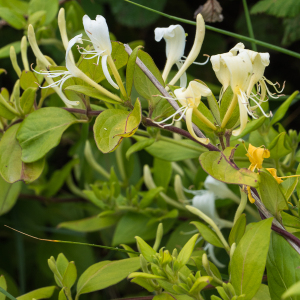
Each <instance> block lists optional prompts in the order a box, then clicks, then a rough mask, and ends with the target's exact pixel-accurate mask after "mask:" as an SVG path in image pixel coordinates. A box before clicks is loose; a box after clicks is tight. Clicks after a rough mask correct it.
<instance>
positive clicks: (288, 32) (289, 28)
mask: <svg viewBox="0 0 300 300" xmlns="http://www.w3.org/2000/svg"><path fill="white" fill-rule="evenodd" d="M299 22H300V15H298V16H295V17H294V18H288V19H284V20H283V25H284V35H283V38H282V45H283V46H289V45H290V44H292V43H294V42H296V41H298V40H299V39H300V28H299Z"/></svg>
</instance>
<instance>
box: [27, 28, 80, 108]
mask: <svg viewBox="0 0 300 300" xmlns="http://www.w3.org/2000/svg"><path fill="white" fill-rule="evenodd" d="M76 43H79V44H82V43H83V42H82V34H79V35H76V36H75V37H73V38H72V39H71V40H70V41H69V43H68V47H67V50H66V68H67V71H64V70H55V71H41V72H37V71H35V70H34V69H33V68H31V69H32V70H33V71H34V72H35V73H38V74H41V75H44V76H46V77H50V78H56V77H61V76H62V77H61V79H59V80H57V81H55V82H54V83H52V84H50V85H47V86H45V87H40V88H51V87H56V86H59V87H60V91H61V95H60V96H61V98H62V100H63V101H64V102H65V104H68V105H78V104H79V102H78V101H70V100H69V99H68V98H67V97H66V96H65V94H64V93H63V92H62V88H63V85H64V83H65V82H66V80H68V79H70V78H71V77H78V68H77V67H76V66H75V64H74V62H73V61H72V59H71V56H70V55H69V52H70V51H71V49H72V47H73V46H74V45H75V44H76Z"/></svg>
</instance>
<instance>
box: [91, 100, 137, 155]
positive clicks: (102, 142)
mask: <svg viewBox="0 0 300 300" xmlns="http://www.w3.org/2000/svg"><path fill="white" fill-rule="evenodd" d="M141 118H142V111H141V103H140V101H139V99H137V100H136V102H135V105H134V109H133V111H132V112H128V111H126V110H121V109H108V110H105V111H104V112H102V113H101V114H100V115H99V116H98V117H97V119H96V122H95V125H94V137H95V141H96V144H97V147H98V148H99V150H100V151H102V152H103V153H108V152H112V151H114V150H115V149H116V148H117V147H118V146H119V144H120V143H121V141H122V139H123V138H124V137H130V136H132V135H133V134H134V133H135V132H136V130H137V129H138V126H139V124H140V122H141Z"/></svg>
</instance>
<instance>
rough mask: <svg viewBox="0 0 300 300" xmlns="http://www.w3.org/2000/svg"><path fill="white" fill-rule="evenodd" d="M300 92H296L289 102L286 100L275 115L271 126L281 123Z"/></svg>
mask: <svg viewBox="0 0 300 300" xmlns="http://www.w3.org/2000/svg"><path fill="white" fill-rule="evenodd" d="M298 93H299V92H298V91H296V92H294V93H293V94H292V95H291V96H290V97H289V98H288V99H287V100H285V101H284V102H283V103H282V104H281V105H280V106H279V108H278V109H277V111H276V113H275V114H274V116H273V118H272V120H271V123H270V125H274V124H275V123H276V122H278V121H280V120H281V119H282V118H283V117H284V115H285V114H286V112H287V110H288V109H289V107H290V106H291V103H292V101H293V100H294V98H295V97H296V96H297V95H298Z"/></svg>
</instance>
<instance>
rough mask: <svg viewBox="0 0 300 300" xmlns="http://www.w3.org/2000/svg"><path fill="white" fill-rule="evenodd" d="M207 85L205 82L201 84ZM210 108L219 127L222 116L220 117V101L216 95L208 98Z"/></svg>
mask: <svg viewBox="0 0 300 300" xmlns="http://www.w3.org/2000/svg"><path fill="white" fill-rule="evenodd" d="M201 83H203V84H205V83H204V82H201ZM207 102H208V106H209V108H210V111H211V113H212V115H213V117H214V119H215V122H216V123H217V124H219V125H221V116H220V107H219V104H218V101H217V100H216V98H215V96H214V95H211V96H208V97H207Z"/></svg>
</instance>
